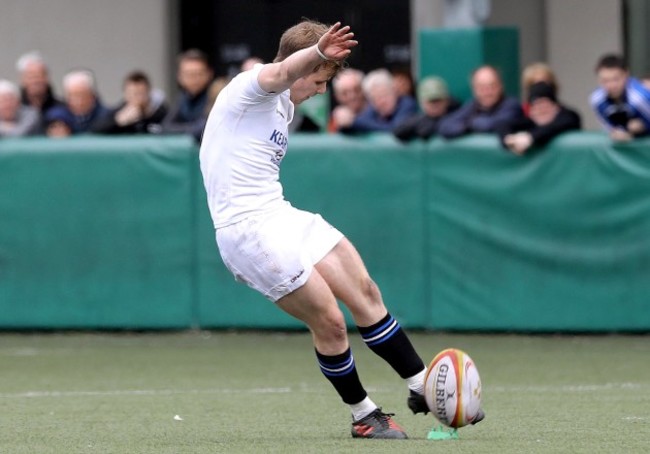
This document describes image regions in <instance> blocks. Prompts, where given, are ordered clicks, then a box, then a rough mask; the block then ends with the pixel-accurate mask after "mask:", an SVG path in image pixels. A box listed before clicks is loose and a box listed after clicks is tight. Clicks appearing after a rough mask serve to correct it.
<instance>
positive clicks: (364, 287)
mask: <svg viewBox="0 0 650 454" xmlns="http://www.w3.org/2000/svg"><path fill="white" fill-rule="evenodd" d="M361 291H362V292H363V296H364V297H365V299H366V300H367V301H368V302H369V303H370V304H371V305H381V304H383V302H382V299H381V292H380V291H379V287H378V286H377V284H376V283H375V281H373V280H372V279H371V278H370V277H369V276H367V277H365V278H364V279H363V281H362V283H361Z"/></svg>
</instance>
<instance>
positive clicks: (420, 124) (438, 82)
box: [393, 76, 460, 141]
mask: <svg viewBox="0 0 650 454" xmlns="http://www.w3.org/2000/svg"><path fill="white" fill-rule="evenodd" d="M417 91H418V103H419V104H420V110H421V111H422V112H421V113H418V114H415V115H413V116H412V117H410V118H407V119H406V120H404V121H402V122H401V123H400V124H398V125H397V126H396V127H395V129H393V134H395V137H397V138H398V139H400V140H403V141H407V140H411V139H415V138H420V139H425V140H426V139H429V138H430V137H432V136H434V135H435V134H437V133H438V127H439V126H440V120H441V119H442V118H443V117H444V116H445V115H448V114H449V113H451V112H453V111H455V110H457V109H458V107H460V105H459V104H458V101H456V100H454V99H453V98H451V97H450V96H449V91H448V89H447V83H446V82H445V81H444V80H443V79H441V78H440V77H434V76H430V77H427V78H425V79H423V80H422V81H421V82H420V83H419V84H418V89H417Z"/></svg>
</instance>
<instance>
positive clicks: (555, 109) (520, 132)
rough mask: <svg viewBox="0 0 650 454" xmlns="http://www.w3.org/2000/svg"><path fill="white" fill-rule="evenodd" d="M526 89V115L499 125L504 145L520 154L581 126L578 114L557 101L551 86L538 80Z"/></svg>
mask: <svg viewBox="0 0 650 454" xmlns="http://www.w3.org/2000/svg"><path fill="white" fill-rule="evenodd" d="M528 92H529V94H528V104H529V105H530V114H529V117H527V118H522V119H521V120H519V121H517V122H513V123H510V124H507V125H502V126H501V127H500V130H499V135H500V136H501V143H502V144H503V146H504V147H506V148H507V149H509V150H510V151H512V152H513V153H515V154H518V155H522V154H524V153H525V152H526V151H528V149H530V148H531V147H533V146H541V145H545V144H546V143H548V142H549V141H550V140H551V139H552V138H554V137H555V136H557V135H558V134H561V133H563V132H565V131H570V130H573V129H580V127H581V121H580V115H578V113H577V112H575V111H574V110H571V109H569V108H567V107H565V106H563V105H562V104H560V103H559V102H558V101H557V94H556V88H555V86H554V85H551V84H549V83H547V82H537V83H536V84H533V85H531V86H530V88H529V90H528Z"/></svg>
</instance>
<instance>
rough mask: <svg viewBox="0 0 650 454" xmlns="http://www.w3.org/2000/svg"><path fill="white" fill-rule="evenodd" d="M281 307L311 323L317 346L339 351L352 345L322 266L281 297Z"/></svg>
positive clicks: (322, 350)
mask: <svg viewBox="0 0 650 454" xmlns="http://www.w3.org/2000/svg"><path fill="white" fill-rule="evenodd" d="M276 304H277V305H278V307H280V309H282V310H283V311H285V312H286V313H288V314H289V315H292V316H293V317H295V318H297V319H298V320H302V321H303V322H305V323H306V324H307V326H308V327H309V329H310V330H311V333H312V336H313V339H314V346H315V347H316V350H318V351H319V352H320V353H322V354H324V355H337V354H339V353H341V352H343V351H345V350H347V348H348V337H347V330H346V326H345V319H344V317H343V313H342V312H341V310H340V309H339V307H338V305H337V303H336V298H335V297H334V294H332V291H331V290H330V288H329V287H328V285H327V283H326V282H325V280H324V279H323V277H322V276H321V275H320V273H319V272H318V270H313V271H312V274H311V276H309V279H307V282H306V283H305V285H303V286H302V287H300V288H299V289H297V290H295V291H293V292H291V293H290V294H288V295H286V296H284V297H282V298H280V299H279V300H278V301H277V303H276Z"/></svg>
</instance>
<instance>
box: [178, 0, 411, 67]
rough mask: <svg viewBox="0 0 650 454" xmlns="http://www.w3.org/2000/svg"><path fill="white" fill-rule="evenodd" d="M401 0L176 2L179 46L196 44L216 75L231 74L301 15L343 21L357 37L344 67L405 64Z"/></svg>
mask: <svg viewBox="0 0 650 454" xmlns="http://www.w3.org/2000/svg"><path fill="white" fill-rule="evenodd" d="M409 3H410V2H408V1H405V0H382V1H381V2H379V1H377V0H355V1H354V2H350V1H349V0H348V1H343V0H326V1H314V2H306V1H304V0H243V1H232V0H214V1H194V0H181V1H179V11H180V13H181V14H180V16H181V17H180V21H181V24H180V29H181V48H182V49H188V48H193V47H195V48H199V49H202V50H203V51H205V52H207V53H208V55H209V56H210V58H211V59H212V64H213V65H214V68H215V72H216V74H217V75H230V76H231V75H234V74H236V73H237V72H238V71H239V65H240V64H241V62H242V61H243V60H244V59H246V58H248V57H249V56H257V57H260V58H262V59H263V60H264V61H267V62H268V61H271V60H272V59H273V58H274V56H275V53H276V50H277V43H278V40H279V39H280V35H281V34H282V32H283V31H284V30H285V29H286V28H288V27H290V26H291V25H294V24H295V23H297V22H299V21H300V20H301V19H302V18H303V17H307V18H310V19H315V20H319V21H321V22H325V23H333V22H335V21H337V20H340V21H342V22H343V23H344V24H349V25H350V26H351V27H352V28H353V30H354V32H355V34H356V37H357V39H358V40H359V46H358V47H357V49H356V50H355V52H354V53H353V54H352V56H351V58H350V60H349V63H350V66H353V67H356V68H359V69H362V70H364V71H369V70H372V69H376V68H379V67H387V68H389V69H394V68H408V67H409V66H410V57H411V55H410V49H411V47H410V16H409V14H410V12H409Z"/></svg>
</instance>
